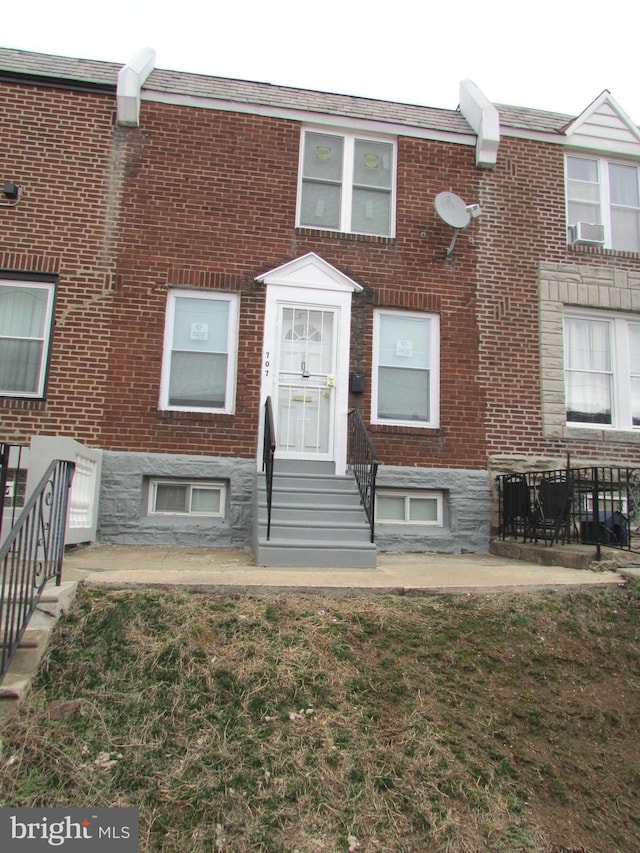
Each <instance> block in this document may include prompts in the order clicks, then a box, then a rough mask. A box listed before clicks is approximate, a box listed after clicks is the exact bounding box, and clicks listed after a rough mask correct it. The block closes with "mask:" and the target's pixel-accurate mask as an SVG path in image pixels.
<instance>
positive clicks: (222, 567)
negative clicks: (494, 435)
mask: <svg viewBox="0 0 640 853" xmlns="http://www.w3.org/2000/svg"><path fill="white" fill-rule="evenodd" d="M629 571H630V572H631V573H633V572H637V571H638V570H637V569H635V570H633V569H632V570H629ZM626 573H627V571H626V570H624V569H619V570H605V571H592V570H589V569H575V568H566V567H563V566H544V565H538V564H536V563H533V562H524V561H521V560H515V559H508V558H504V557H496V556H493V555H490V554H379V555H378V566H377V568H376V569H348V570H347V569H309V568H286V569H277V568H261V567H259V566H256V565H255V561H254V558H253V555H252V554H251V553H250V552H249V551H243V550H236V549H210V548H180V547H164V546H152V545H149V546H145V547H131V546H125V545H91V546H89V547H86V548H79V549H77V550H74V551H69V552H68V553H67V554H66V555H65V558H64V564H63V574H62V577H63V580H67V581H81V582H83V583H85V584H90V585H95V586H103V587H109V588H123V587H135V586H180V587H184V588H189V589H195V590H202V591H215V590H219V591H226V592H230V591H246V590H255V589H261V590H266V589H269V590H297V591H302V590H306V591H309V590H317V591H329V590H335V591H341V592H343V593H345V592H357V591H370V592H380V593H381V592H386V593H396V594H406V593H419V592H421V591H424V592H426V591H430V592H449V593H467V592H505V591H514V590H520V591H526V590H530V591H533V590H540V589H555V588H565V587H579V586H602V585H603V584H623V583H625V580H626V578H625V574H626ZM627 576H628V575H627Z"/></svg>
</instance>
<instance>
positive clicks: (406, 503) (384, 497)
mask: <svg viewBox="0 0 640 853" xmlns="http://www.w3.org/2000/svg"><path fill="white" fill-rule="evenodd" d="M443 503H444V502H443V497H442V492H434V491H428V492H427V491H411V492H402V491H399V490H397V489H378V491H377V492H376V521H379V522H380V523H381V524H423V525H429V526H430V527H442V525H443V518H442V515H443Z"/></svg>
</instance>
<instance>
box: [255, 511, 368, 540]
mask: <svg viewBox="0 0 640 853" xmlns="http://www.w3.org/2000/svg"><path fill="white" fill-rule="evenodd" d="M318 516H319V517H318V520H317V521H316V522H310V521H308V520H304V519H302V520H300V521H296V520H294V519H292V520H289V519H287V520H283V519H282V518H280V517H277V518H276V517H275V516H274V515H273V513H272V515H271V538H272V539H283V540H286V539H298V540H302V541H304V542H308V543H310V544H316V545H318V546H319V547H325V544H326V543H327V542H343V543H351V544H352V545H353V544H356V545H357V544H358V543H363V544H365V545H366V544H368V543H369V542H370V539H371V530H370V529H369V525H368V524H366V523H365V522H363V521H362V520H361V519H358V520H356V521H353V522H351V523H350V522H349V521H345V522H342V523H341V522H336V521H332V522H328V521H325V520H324V519H323V518H322V514H321V513H319V514H318ZM258 530H259V531H260V536H261V538H262V537H265V538H266V534H267V523H266V521H264V522H260V525H259V527H258Z"/></svg>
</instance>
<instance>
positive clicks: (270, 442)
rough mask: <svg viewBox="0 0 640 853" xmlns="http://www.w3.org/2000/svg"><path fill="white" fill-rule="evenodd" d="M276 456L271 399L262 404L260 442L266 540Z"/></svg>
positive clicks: (268, 535) (269, 528)
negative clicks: (261, 437) (262, 426)
mask: <svg viewBox="0 0 640 853" xmlns="http://www.w3.org/2000/svg"><path fill="white" fill-rule="evenodd" d="M275 455H276V431H275V427H274V424H273V405H272V403H271V397H267V399H266V400H265V403H264V436H263V440H262V470H263V471H264V474H265V484H266V491H267V539H269V537H270V536H271V504H272V500H273V465H274V459H275Z"/></svg>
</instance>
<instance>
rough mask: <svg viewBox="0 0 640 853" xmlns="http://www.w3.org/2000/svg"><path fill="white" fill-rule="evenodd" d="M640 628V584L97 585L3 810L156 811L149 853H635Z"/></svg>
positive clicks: (64, 635)
mask: <svg viewBox="0 0 640 853" xmlns="http://www.w3.org/2000/svg"><path fill="white" fill-rule="evenodd" d="M639 615H640V594H639V592H638V588H637V587H636V586H630V587H629V588H628V589H625V590H610V591H598V592H593V593H583V594H568V595H557V594H551V593H550V594H541V595H537V596H522V597H506V596H501V597H486V596H484V597H483V596H478V597H466V596H463V597H444V596H441V597H428V598H381V597H375V596H371V597H361V598H337V597H336V598H331V597H327V596H313V595H287V596H284V595H283V596H278V597H275V596H264V597H256V596H249V595H247V596H236V597H220V596H218V597H213V596H208V595H197V594H193V595H189V594H184V593H180V592H166V591H146V592H139V591H138V592H104V591H103V592H101V591H98V590H89V589H83V590H81V592H80V594H79V596H78V599H77V602H76V605H75V606H74V609H73V611H72V613H71V614H70V615H69V616H68V617H67V618H66V619H65V620H64V621H63V622H62V623H60V625H59V627H58V629H57V630H56V632H55V637H54V643H53V644H52V647H51V650H50V653H49V656H48V659H47V661H46V664H45V666H44V668H43V671H42V673H41V676H40V678H39V681H38V682H37V684H36V689H35V692H34V694H33V697H32V699H31V701H30V702H29V703H28V705H27V706H26V707H25V708H24V713H23V714H22V715H21V716H20V717H19V718H18V719H16V720H14V721H13V722H12V723H10V724H9V725H7V726H5V727H4V730H3V731H2V732H1V733H0V734H1V736H2V739H3V747H2V758H1V765H2V766H1V768H0V790H1V791H2V792H3V794H2V796H1V798H0V801H1V803H2V805H9V806H37V805H43V806H89V805H90V806H109V805H113V806H118V805H119V806H134V807H137V808H139V809H140V818H141V835H142V841H141V850H142V851H145V852H146V851H175V853H189V851H194V853H195V851H213V853H218V851H219V852H220V853H249V851H264V853H295V852H296V851H297V853H320V851H331V853H338V852H339V851H344V853H347V851H349V850H353V851H355V850H362V851H368V852H369V853H374V851H388V853H392V851H393V853H410V851H411V853H425V851H429V853H480V852H481V851H482V853H484V851H487V853H548V851H550V850H552V849H555V850H557V851H562V850H571V849H575V850H581V849H584V850H586V851H589V853H616V851H618V853H636V851H637V849H638V846H637V838H638V836H639V835H640V785H639V783H640V759H639V750H638V746H639V745H640V744H639V741H640V736H639V734H638V731H639V729H640V727H639V723H640V622H639V619H638V617H639ZM75 700H79V701H75ZM58 701H61V702H63V703H67V702H74V701H75V704H72V705H65V704H63V705H62V707H61V708H60V707H56V706H55V705H54V704H52V703H54V702H58Z"/></svg>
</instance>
